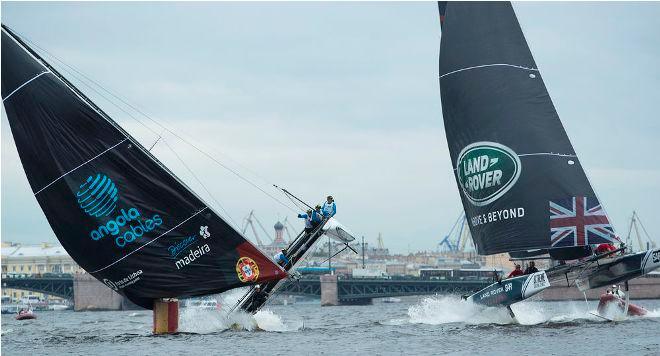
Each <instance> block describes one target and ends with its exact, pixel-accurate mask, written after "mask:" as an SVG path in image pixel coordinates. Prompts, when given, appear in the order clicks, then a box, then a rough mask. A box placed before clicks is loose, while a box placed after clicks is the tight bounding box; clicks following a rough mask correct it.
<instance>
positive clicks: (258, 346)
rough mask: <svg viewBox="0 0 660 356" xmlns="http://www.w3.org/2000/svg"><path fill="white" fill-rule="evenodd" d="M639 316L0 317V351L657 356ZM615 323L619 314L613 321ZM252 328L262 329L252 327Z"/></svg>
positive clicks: (441, 310)
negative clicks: (169, 325) (166, 321)
mask: <svg viewBox="0 0 660 356" xmlns="http://www.w3.org/2000/svg"><path fill="white" fill-rule="evenodd" d="M635 303H636V304H638V305H641V306H644V307H645V308H647V309H649V310H650V311H651V312H650V314H649V315H648V316H645V317H634V318H622V319H621V320H619V321H616V322H608V321H606V320H603V319H601V318H598V317H596V316H593V315H591V314H590V313H589V312H590V311H594V309H595V307H596V303H595V302H590V304H589V305H587V304H585V302H584V301H582V302H579V301H575V302H541V301H526V302H522V303H518V304H516V305H514V306H513V310H514V311H515V312H516V314H517V319H518V320H517V322H515V321H513V320H512V319H511V318H510V317H509V316H508V314H507V312H506V311H505V310H501V309H494V308H488V309H482V308H480V307H476V306H473V305H469V304H467V303H465V302H462V301H460V300H459V298H457V297H446V296H436V297H411V298H404V299H403V300H402V301H401V302H400V303H388V304H385V303H379V302H378V301H376V302H375V303H374V304H373V305H368V306H341V307H320V306H319V302H318V301H315V302H310V303H296V304H294V305H289V306H269V307H267V309H266V310H264V311H262V312H260V313H259V314H257V315H256V316H255V317H252V316H248V315H234V316H232V317H230V318H227V317H225V314H224V313H223V312H222V311H204V310H196V309H191V308H185V309H181V316H180V331H181V332H180V333H179V334H176V335H166V336H153V335H151V325H152V324H151V323H152V319H151V318H152V314H151V312H150V311H122V312H72V311H60V312H41V313H39V314H38V319H36V320H30V321H16V320H14V318H13V316H12V315H3V316H2V354H3V355H64V354H67V355H71V354H73V355H106V354H107V355H110V354H113V355H117V354H123V355H131V356H132V355H179V354H186V355H255V354H264V355H345V354H350V355H352V354H360V355H390V354H405V355H420V354H424V355H433V354H444V353H452V354H463V355H474V354H488V355H526V354H534V355H539V354H545V355H562V354H574V355H598V356H601V355H617V356H620V355H622V354H630V355H660V300H642V301H636V302H635ZM612 316H613V317H614V318H619V317H618V316H616V315H612ZM257 325H258V327H256V326H257Z"/></svg>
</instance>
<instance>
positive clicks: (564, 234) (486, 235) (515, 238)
mask: <svg viewBox="0 0 660 356" xmlns="http://www.w3.org/2000/svg"><path fill="white" fill-rule="evenodd" d="M439 9H440V11H441V13H440V15H441V21H442V39H441V43H440V60H439V62H440V63H439V69H440V70H439V75H440V92H441V98H442V114H443V118H444V124H445V131H446V135H447V142H448V144H449V151H450V155H451V160H452V163H453V166H454V171H455V177H456V181H457V184H458V188H459V191H460V195H461V199H462V202H463V207H464V209H465V212H466V215H467V217H468V220H469V222H470V224H469V225H470V231H471V233H472V236H473V238H474V241H475V244H476V246H477V250H478V252H479V253H480V254H486V255H488V254H494V253H500V252H511V251H525V250H532V249H554V248H557V249H558V248H575V247H576V246H584V245H589V244H596V243H602V242H609V241H616V238H615V236H614V231H613V229H612V226H611V224H610V222H609V220H608V218H607V215H606V214H605V211H604V209H603V207H602V205H601V204H600V202H599V201H598V199H597V197H596V194H595V193H594V191H593V189H592V188H591V185H590V184H589V181H588V180H587V177H586V176H585V173H584V170H583V169H582V165H581V164H580V161H579V159H578V158H577V156H576V154H575V151H574V150H573V147H572V145H571V143H570V141H569V139H568V136H567V135H566V132H565V130H564V127H563V126H562V124H561V121H560V120H559V116H558V115H557V112H556V110H555V107H554V105H553V103H552V100H551V99H550V96H549V94H548V91H547V90H546V87H545V84H544V83H543V79H542V77H541V74H540V73H539V70H538V69H537V67H536V63H535V62H534V58H533V57H532V54H531V52H530V50H529V47H528V46H527V42H526V41H525V37H524V35H523V33H522V30H521V28H520V25H519V23H518V20H517V18H516V15H515V13H514V11H513V8H512V6H511V4H510V3H508V2H448V3H445V4H441V5H440V6H439Z"/></svg>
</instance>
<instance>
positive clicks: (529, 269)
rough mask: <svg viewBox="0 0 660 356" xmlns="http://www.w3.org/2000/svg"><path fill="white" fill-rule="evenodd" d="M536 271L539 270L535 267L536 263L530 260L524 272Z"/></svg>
mask: <svg viewBox="0 0 660 356" xmlns="http://www.w3.org/2000/svg"><path fill="white" fill-rule="evenodd" d="M538 271H539V269H538V268H536V264H535V263H534V261H531V262H530V263H529V266H527V269H525V274H532V273H536V272H538Z"/></svg>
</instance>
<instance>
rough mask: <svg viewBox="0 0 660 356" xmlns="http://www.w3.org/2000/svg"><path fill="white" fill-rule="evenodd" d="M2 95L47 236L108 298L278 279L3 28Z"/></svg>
mask: <svg viewBox="0 0 660 356" xmlns="http://www.w3.org/2000/svg"><path fill="white" fill-rule="evenodd" d="M2 101H3V104H4V107H5V110H6V113H7V118H8V120H9V124H10V127H11V132H12V135H13V137H14V140H15V142H16V147H17V149H18V153H19V155H20V158H21V162H22V164H23V168H24V170H25V173H26V175H27V178H28V181H29V183H30V186H31V188H32V191H33V192H34V196H35V198H36V199H37V201H38V202H39V205H40V206H41V208H42V210H43V211H44V214H45V215H46V218H47V219H48V222H49V223H50V225H51V227H52V229H53V231H54V232H55V235H56V236H57V238H58V239H59V241H60V242H61V243H62V246H63V247H64V248H65V249H66V250H67V252H68V253H69V254H70V255H71V257H72V258H73V259H74V260H75V261H76V262H77V263H78V264H79V265H80V266H81V267H82V268H83V269H85V270H86V271H88V272H89V273H90V274H91V275H93V276H94V277H95V278H97V279H98V280H99V281H101V282H103V283H105V284H106V285H107V286H108V287H110V288H112V289H113V290H114V291H116V292H117V293H120V294H122V295H124V296H126V297H127V298H128V299H130V300H131V301H132V302H134V303H135V304H137V305H139V306H141V307H144V308H147V309H151V308H153V306H154V301H156V300H160V299H163V298H181V297H192V296H201V295H208V294H216V293H220V292H224V291H226V290H229V289H233V288H238V287H243V286H249V285H255V284H266V285H269V284H271V283H276V282H277V281H279V280H281V279H283V278H286V277H287V273H286V271H285V269H283V268H282V267H280V266H279V265H277V264H276V263H274V262H273V261H272V260H271V259H270V258H269V257H268V256H265V255H264V254H263V253H262V252H261V251H260V250H259V249H258V248H256V247H255V246H253V245H252V244H251V243H250V242H249V241H248V240H247V239H245V238H244V237H243V236H242V235H241V234H240V233H239V232H238V231H237V230H236V229H234V228H233V227H232V226H231V225H230V224H228V223H227V222H226V221H225V220H224V219H223V218H222V217H221V216H220V215H219V214H217V213H216V212H215V211H214V210H213V208H211V207H210V206H209V205H207V204H206V203H205V202H204V201H203V200H202V199H201V198H200V197H199V196H197V195H196V194H195V193H194V192H193V191H192V190H191V189H190V188H189V187H187V186H186V185H185V184H184V183H183V182H182V181H181V180H179V179H178V178H177V177H176V176H175V175H174V174H173V173H172V172H171V171H169V170H168V169H167V168H166V167H165V166H164V165H163V164H162V163H161V162H159V161H158V159H157V158H156V157H155V156H153V155H152V154H151V153H150V152H149V150H147V149H145V148H144V147H143V146H142V145H141V144H140V143H139V142H138V141H137V140H136V139H134V138H133V137H132V136H131V135H130V134H128V133H127V132H126V131H124V130H123V129H122V128H121V127H120V126H119V125H118V124H117V123H116V122H115V121H113V120H112V119H111V118H110V117H109V116H108V115H107V114H106V113H105V112H104V111H103V110H102V109H101V108H100V107H98V106H97V105H95V104H94V103H93V102H92V101H91V100H90V99H89V98H88V97H87V96H85V94H83V93H82V92H81V91H80V90H78V89H77V88H76V87H75V86H74V85H73V84H72V83H71V82H69V81H68V80H67V79H66V78H64V76H62V75H61V74H60V73H59V72H58V71H57V70H56V69H55V68H53V67H52V66H51V65H50V64H49V63H47V62H46V61H45V60H44V59H43V58H42V57H40V56H39V54H38V53H37V52H35V51H34V50H33V49H31V48H30V47H29V46H28V45H27V44H26V43H25V42H24V41H23V40H22V39H21V38H20V37H19V36H18V35H16V34H15V33H14V32H13V31H12V30H11V29H9V28H7V27H6V26H5V25H4V24H3V25H2ZM324 226H326V227H322V228H323V229H325V230H323V232H325V231H326V230H327V229H328V228H327V226H329V225H328V222H326V223H325V224H324ZM317 237H318V236H317ZM297 241H298V243H300V244H303V245H304V246H305V247H306V248H309V247H311V245H312V244H313V243H314V241H315V240H310V236H307V235H305V236H301V238H300V239H299V240H297ZM305 251H306V250H305Z"/></svg>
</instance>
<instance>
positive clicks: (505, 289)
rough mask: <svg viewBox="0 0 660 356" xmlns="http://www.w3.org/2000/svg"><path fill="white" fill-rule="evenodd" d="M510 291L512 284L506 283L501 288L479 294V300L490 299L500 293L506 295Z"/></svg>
mask: <svg viewBox="0 0 660 356" xmlns="http://www.w3.org/2000/svg"><path fill="white" fill-rule="evenodd" d="M512 289H513V284H512V283H506V284H505V285H504V286H503V287H497V288H494V289H491V290H487V291H485V292H483V293H481V295H480V296H479V298H480V299H486V298H490V297H493V296H496V295H498V294H500V293H508V292H509V291H511V290H512Z"/></svg>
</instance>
